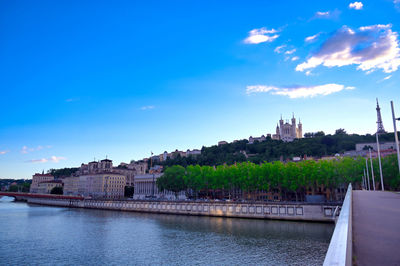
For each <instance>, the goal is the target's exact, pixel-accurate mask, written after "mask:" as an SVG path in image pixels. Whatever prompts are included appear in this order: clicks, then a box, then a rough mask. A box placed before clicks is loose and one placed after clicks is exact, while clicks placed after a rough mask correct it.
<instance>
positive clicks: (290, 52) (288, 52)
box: [285, 49, 296, 54]
mask: <svg viewBox="0 0 400 266" xmlns="http://www.w3.org/2000/svg"><path fill="white" fill-rule="evenodd" d="M294 52H296V49H292V50H288V51H286V52H285V54H293V53H294Z"/></svg>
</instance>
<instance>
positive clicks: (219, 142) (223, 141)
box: [218, 140, 228, 146]
mask: <svg viewBox="0 0 400 266" xmlns="http://www.w3.org/2000/svg"><path fill="white" fill-rule="evenodd" d="M225 144H228V142H226V141H225V140H221V141H218V146H221V145H225Z"/></svg>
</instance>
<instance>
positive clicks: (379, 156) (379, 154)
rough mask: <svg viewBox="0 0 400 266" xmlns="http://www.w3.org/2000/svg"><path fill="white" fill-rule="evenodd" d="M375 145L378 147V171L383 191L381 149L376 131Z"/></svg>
mask: <svg viewBox="0 0 400 266" xmlns="http://www.w3.org/2000/svg"><path fill="white" fill-rule="evenodd" d="M376 146H377V147H378V162H379V173H380V175H381V188H382V191H385V187H384V185H383V174H382V163H381V149H380V147H379V138H378V132H376Z"/></svg>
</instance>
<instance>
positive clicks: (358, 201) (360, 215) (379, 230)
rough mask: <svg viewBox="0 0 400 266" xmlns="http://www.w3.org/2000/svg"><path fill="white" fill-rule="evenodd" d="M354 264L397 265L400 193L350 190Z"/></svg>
mask: <svg viewBox="0 0 400 266" xmlns="http://www.w3.org/2000/svg"><path fill="white" fill-rule="evenodd" d="M353 258H355V262H356V265H400V194H397V193H393V192H382V191H360V190H355V191H353Z"/></svg>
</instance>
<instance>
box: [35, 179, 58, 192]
mask: <svg viewBox="0 0 400 266" xmlns="http://www.w3.org/2000/svg"><path fill="white" fill-rule="evenodd" d="M55 187H63V183H62V181H61V180H50V181H43V182H40V183H39V184H38V189H37V193H39V194H50V193H51V191H52V190H53V188H55Z"/></svg>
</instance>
